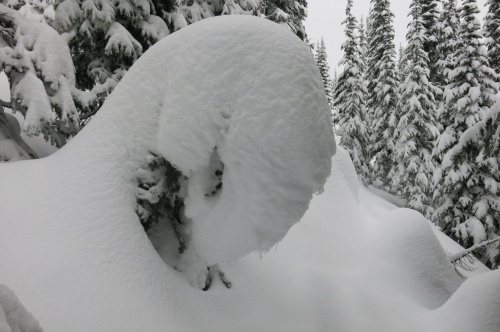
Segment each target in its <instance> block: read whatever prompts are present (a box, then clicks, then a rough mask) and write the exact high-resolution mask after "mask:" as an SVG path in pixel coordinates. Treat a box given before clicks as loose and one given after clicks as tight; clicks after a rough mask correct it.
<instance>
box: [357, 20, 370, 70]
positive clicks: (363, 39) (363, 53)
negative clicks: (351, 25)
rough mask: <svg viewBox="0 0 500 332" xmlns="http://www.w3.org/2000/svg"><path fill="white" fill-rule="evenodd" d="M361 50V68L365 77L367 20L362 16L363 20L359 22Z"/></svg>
mask: <svg viewBox="0 0 500 332" xmlns="http://www.w3.org/2000/svg"><path fill="white" fill-rule="evenodd" d="M358 31H359V38H358V39H359V48H360V57H361V63H362V65H363V67H361V72H362V73H363V76H364V75H365V71H366V68H365V67H366V66H365V64H366V52H367V48H368V44H367V40H366V28H365V18H364V17H363V16H361V20H360V21H359V28H358Z"/></svg>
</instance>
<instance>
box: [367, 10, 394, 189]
mask: <svg viewBox="0 0 500 332" xmlns="http://www.w3.org/2000/svg"><path fill="white" fill-rule="evenodd" d="M371 5H372V8H371V12H370V17H369V24H368V27H369V30H368V57H367V62H368V63H367V71H366V79H367V81H368V114H369V118H370V126H369V127H370V130H371V132H372V133H373V134H372V135H371V140H370V145H369V153H370V156H371V157H373V158H375V161H374V164H373V173H372V174H373V177H372V180H375V179H380V180H381V181H382V182H383V183H385V184H388V179H387V176H388V174H389V171H390V169H391V167H392V157H391V155H392V153H393V150H394V129H395V127H396V124H397V122H398V118H397V114H396V104H397V102H398V99H399V97H398V84H399V77H398V72H397V67H396V50H395V46H394V28H393V18H394V15H393V14H392V12H391V10H390V3H389V1H388V0H372V1H371Z"/></svg>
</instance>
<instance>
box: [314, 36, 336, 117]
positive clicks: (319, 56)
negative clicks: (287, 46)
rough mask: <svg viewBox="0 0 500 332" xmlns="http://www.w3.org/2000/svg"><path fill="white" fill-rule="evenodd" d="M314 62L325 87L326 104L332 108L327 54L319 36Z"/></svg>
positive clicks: (323, 42)
mask: <svg viewBox="0 0 500 332" xmlns="http://www.w3.org/2000/svg"><path fill="white" fill-rule="evenodd" d="M315 59H316V64H317V65H318V68H319V72H320V74H321V79H322V80H323V86H324V87H325V92H326V96H327V98H328V105H330V109H331V110H333V83H332V80H331V78H330V66H329V65H328V55H327V53H326V47H325V41H324V40H323V38H321V40H320V42H319V43H318V44H317V47H316V54H315Z"/></svg>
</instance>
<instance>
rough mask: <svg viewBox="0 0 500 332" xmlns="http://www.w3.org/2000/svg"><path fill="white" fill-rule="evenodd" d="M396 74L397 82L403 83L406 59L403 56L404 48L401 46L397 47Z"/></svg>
mask: <svg viewBox="0 0 500 332" xmlns="http://www.w3.org/2000/svg"><path fill="white" fill-rule="evenodd" d="M398 56H399V58H398V73H399V82H400V83H404V81H405V79H406V76H407V75H406V73H407V72H406V69H407V64H408V63H407V62H408V60H407V59H406V56H405V48H404V46H403V45H399V52H398Z"/></svg>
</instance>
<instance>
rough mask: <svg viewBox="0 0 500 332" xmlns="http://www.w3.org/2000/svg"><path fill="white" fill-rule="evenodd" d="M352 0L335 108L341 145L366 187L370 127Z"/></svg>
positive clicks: (347, 19)
mask: <svg viewBox="0 0 500 332" xmlns="http://www.w3.org/2000/svg"><path fill="white" fill-rule="evenodd" d="M351 8H352V0H348V1H347V7H346V19H345V20H344V22H343V23H342V24H345V35H346V37H347V39H346V41H345V43H344V44H343V45H342V50H343V51H344V58H343V59H342V60H341V62H340V63H341V64H342V65H344V70H343V71H342V74H340V77H339V78H338V82H337V86H336V90H335V106H336V108H337V110H338V113H337V114H336V122H337V123H338V125H339V129H338V132H337V133H338V135H339V136H340V137H341V139H340V143H339V144H340V146H342V147H344V148H345V149H346V150H347V152H348V153H349V155H350V156H351V159H352V161H353V163H354V167H355V168H356V171H357V173H358V176H359V177H360V180H362V181H363V183H364V184H365V185H368V184H369V183H370V163H369V161H370V160H369V157H368V151H367V146H368V137H369V135H368V127H367V125H366V123H365V121H364V119H363V115H364V113H365V108H366V105H365V95H366V88H365V85H364V83H363V75H362V73H361V70H360V68H361V67H362V66H363V64H362V63H361V57H360V53H361V50H360V47H359V44H358V39H357V36H356V34H355V29H356V24H357V22H356V18H355V17H354V16H353V15H352V13H351Z"/></svg>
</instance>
